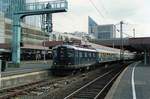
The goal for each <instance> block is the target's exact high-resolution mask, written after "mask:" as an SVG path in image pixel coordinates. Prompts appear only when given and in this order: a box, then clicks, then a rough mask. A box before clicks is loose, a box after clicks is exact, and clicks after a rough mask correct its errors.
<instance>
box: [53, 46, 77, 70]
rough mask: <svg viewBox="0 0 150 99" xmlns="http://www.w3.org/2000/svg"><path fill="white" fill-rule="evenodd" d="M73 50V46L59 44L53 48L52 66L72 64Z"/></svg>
mask: <svg viewBox="0 0 150 99" xmlns="http://www.w3.org/2000/svg"><path fill="white" fill-rule="evenodd" d="M74 56H75V51H74V49H73V48H67V47H65V46H59V47H57V48H54V49H53V65H54V66H57V65H58V66H62V67H65V66H68V65H74Z"/></svg>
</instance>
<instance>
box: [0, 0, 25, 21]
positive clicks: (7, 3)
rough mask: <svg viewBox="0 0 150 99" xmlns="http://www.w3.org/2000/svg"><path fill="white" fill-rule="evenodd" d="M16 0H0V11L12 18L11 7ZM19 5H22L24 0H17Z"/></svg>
mask: <svg viewBox="0 0 150 99" xmlns="http://www.w3.org/2000/svg"><path fill="white" fill-rule="evenodd" d="M16 1H17V0H0V7H1V8H0V11H1V12H3V13H4V15H5V17H7V18H10V19H12V14H13V9H14V6H15V5H16ZM19 3H20V5H22V6H23V5H24V4H25V3H26V0H19Z"/></svg>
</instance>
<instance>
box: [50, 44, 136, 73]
mask: <svg viewBox="0 0 150 99" xmlns="http://www.w3.org/2000/svg"><path fill="white" fill-rule="evenodd" d="M52 56H53V65H52V70H53V73H55V74H60V73H61V74H64V73H69V72H71V71H74V70H80V69H89V68H90V67H92V66H94V65H96V64H99V63H105V62H114V61H119V60H120V50H119V49H115V48H109V47H104V46H100V47H96V48H93V47H91V48H84V47H79V46H74V45H65V44H64V45H58V46H56V47H54V48H53V49H52ZM123 58H124V60H130V59H133V58H134V54H133V53H130V52H128V51H125V52H124V57H123Z"/></svg>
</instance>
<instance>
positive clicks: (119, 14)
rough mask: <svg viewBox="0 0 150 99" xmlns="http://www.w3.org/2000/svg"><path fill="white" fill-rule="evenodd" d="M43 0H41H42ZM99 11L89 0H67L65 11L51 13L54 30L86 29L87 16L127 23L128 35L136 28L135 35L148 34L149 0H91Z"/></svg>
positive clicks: (115, 22)
mask: <svg viewBox="0 0 150 99" xmlns="http://www.w3.org/2000/svg"><path fill="white" fill-rule="evenodd" d="M42 1H43V0H42ZM91 1H93V3H94V4H95V5H96V7H97V9H98V10H99V11H100V13H101V15H100V13H98V12H97V11H96V9H95V8H94V6H93V5H92V4H91V2H90V0H68V2H69V9H68V12H65V13H57V14H53V25H54V30H55V31H61V32H73V31H83V32H87V30H88V24H87V22H88V20H87V19H88V16H91V17H92V18H93V19H94V20H95V21H96V22H97V23H98V24H112V23H113V24H117V23H119V21H120V20H123V21H124V22H125V23H128V24H129V25H128V26H124V27H128V29H124V30H125V31H126V30H130V33H128V34H130V35H132V33H131V32H132V31H131V30H132V28H134V27H135V28H136V36H150V33H149V32H150V11H149V9H150V0H91Z"/></svg>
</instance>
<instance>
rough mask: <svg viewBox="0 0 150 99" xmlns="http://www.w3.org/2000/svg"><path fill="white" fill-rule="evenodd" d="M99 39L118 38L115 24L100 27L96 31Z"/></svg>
mask: <svg viewBox="0 0 150 99" xmlns="http://www.w3.org/2000/svg"><path fill="white" fill-rule="evenodd" d="M96 36H97V39H112V38H115V37H116V26H115V25H113V24H107V25H99V26H98V27H97V31H96Z"/></svg>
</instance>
